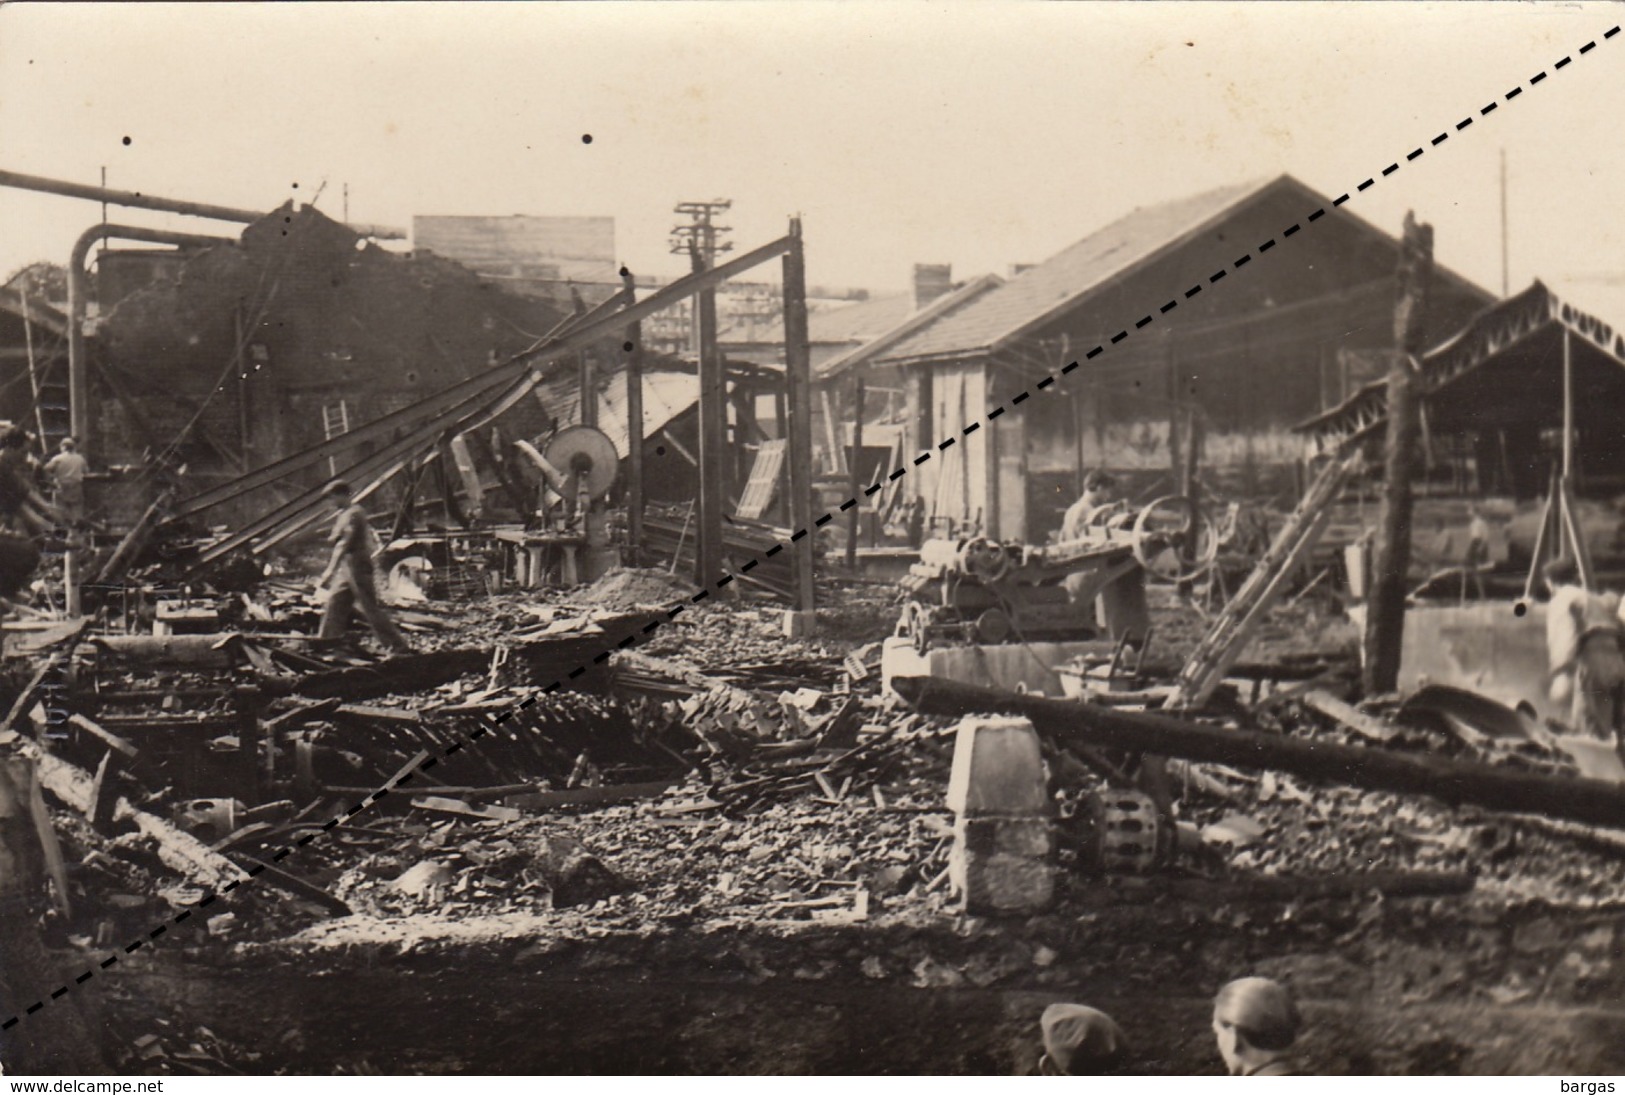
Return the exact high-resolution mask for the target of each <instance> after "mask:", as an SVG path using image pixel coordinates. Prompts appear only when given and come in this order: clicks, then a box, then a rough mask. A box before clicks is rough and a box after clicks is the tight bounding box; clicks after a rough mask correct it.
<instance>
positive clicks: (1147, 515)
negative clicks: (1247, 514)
mask: <svg viewBox="0 0 1625 1095" xmlns="http://www.w3.org/2000/svg"><path fill="white" fill-rule="evenodd" d="M1132 544H1133V549H1134V558H1135V561H1136V562H1138V563H1139V564H1140V566H1142V567H1144V568H1145V572H1146V573H1147V574H1152V575H1155V576H1156V577H1158V578H1160V579H1162V580H1163V581H1165V582H1189V581H1194V580H1195V579H1196V578H1199V577H1201V576H1202V575H1203V574H1204V573H1206V571H1207V569H1208V568H1209V567H1211V566H1212V565H1213V561H1214V560H1215V559H1217V558H1218V557H1219V535H1218V530H1217V529H1216V528H1214V526H1213V522H1212V521H1210V520H1209V519H1208V516H1207V511H1205V510H1204V509H1202V507H1201V506H1199V505H1197V504H1196V501H1195V500H1194V499H1191V498H1186V497H1184V496H1182V495H1169V496H1167V497H1165V498H1158V499H1157V500H1156V501H1154V502H1152V503H1151V504H1150V505H1148V506H1146V507H1145V508H1144V509H1142V510H1141V511H1140V515H1139V516H1138V517H1136V518H1135V519H1134V537H1133V541H1132Z"/></svg>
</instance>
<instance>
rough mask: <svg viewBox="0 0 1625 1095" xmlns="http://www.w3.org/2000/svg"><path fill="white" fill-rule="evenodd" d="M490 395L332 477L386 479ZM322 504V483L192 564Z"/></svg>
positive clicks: (299, 520) (302, 519)
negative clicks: (412, 455) (432, 439)
mask: <svg viewBox="0 0 1625 1095" xmlns="http://www.w3.org/2000/svg"><path fill="white" fill-rule="evenodd" d="M525 383H526V382H525V381H524V380H521V381H519V382H518V383H517V384H514V385H511V386H510V388H509V392H508V394H510V395H511V394H513V392H514V391H517V390H520V389H523V388H524V385H525ZM489 398H490V395H489V393H486V392H481V393H479V395H477V396H475V397H472V398H470V399H467V400H464V401H463V402H461V403H458V404H456V405H455V406H454V407H453V408H452V409H451V410H449V411H446V412H444V413H443V414H441V415H440V416H439V417H437V418H435V419H433V420H431V421H430V422H428V423H426V424H424V425H421V426H419V427H416V428H414V429H413V430H412V432H411V433H409V434H408V435H406V436H404V437H402V438H400V439H398V440H396V441H393V442H391V443H389V444H388V445H386V446H384V447H383V448H382V449H380V450H378V451H377V452H375V453H372V454H371V455H369V456H366V457H364V458H363V459H361V460H359V461H357V462H356V463H354V464H351V465H349V466H348V467H346V468H344V469H343V470H342V471H340V472H339V473H338V474H337V475H336V476H335V477H334V478H339V479H346V480H348V481H349V482H350V483H351V484H352V485H354V484H355V483H356V482H358V481H360V480H365V479H368V478H370V477H377V476H380V473H382V474H381V478H388V477H389V476H390V475H392V474H394V472H395V471H398V470H400V468H401V467H403V466H405V464H406V463H407V462H408V461H409V460H410V459H411V455H410V454H411V453H413V452H415V451H416V450H417V449H419V448H422V447H423V445H424V444H425V438H426V437H427V438H433V437H435V436H437V435H438V434H439V433H440V432H442V431H443V430H444V429H446V428H447V427H448V426H453V425H458V424H460V423H462V422H464V421H468V420H470V418H471V416H473V415H475V414H478V413H479V411H480V410H481V409H482V408H483V407H484V406H486V402H487V400H488V399H489ZM322 505H323V499H322V486H315V487H311V488H310V489H309V490H306V491H305V492H304V493H303V494H300V495H299V496H298V497H296V498H294V499H292V500H290V501H288V502H286V503H284V504H283V505H281V506H278V507H277V508H276V509H274V510H272V511H270V512H269V513H267V514H265V515H264V516H262V517H259V518H256V519H255V520H253V521H250V522H249V523H248V524H246V525H244V526H243V527H242V528H240V529H238V530H237V531H236V532H234V533H233V534H232V535H231V536H228V537H227V538H226V539H225V540H222V541H221V542H220V543H218V544H215V545H213V546H211V547H209V548H208V549H207V550H205V551H203V552H202V553H200V554H199V555H198V560H197V563H196V566H198V567H202V566H207V565H208V564H209V563H212V562H214V561H215V560H216V559H219V558H221V557H222V556H224V555H228V554H230V553H231V552H233V551H236V550H237V549H238V548H241V547H243V546H245V545H247V544H249V543H252V542H253V541H254V540H256V539H257V538H259V537H260V536H261V535H262V534H265V533H266V532H267V531H269V530H271V529H277V528H278V527H279V526H281V527H282V528H284V529H285V528H286V527H287V526H288V525H290V524H291V525H293V527H294V528H296V529H297V528H300V527H303V526H304V525H307V524H309V523H310V521H312V520H314V519H315V518H316V517H317V516H319V515H320V513H321V507H322Z"/></svg>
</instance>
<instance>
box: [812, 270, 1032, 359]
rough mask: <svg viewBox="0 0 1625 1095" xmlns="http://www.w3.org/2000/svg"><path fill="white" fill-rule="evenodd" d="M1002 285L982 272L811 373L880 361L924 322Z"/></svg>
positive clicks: (999, 279)
mask: <svg viewBox="0 0 1625 1095" xmlns="http://www.w3.org/2000/svg"><path fill="white" fill-rule="evenodd" d="M1003 284H1004V279H1003V278H1001V277H999V275H997V274H983V275H982V276H981V277H979V278H976V279H975V280H974V281H970V282H967V283H966V284H964V285H961V286H960V287H959V288H958V289H955V290H954V291H953V292H951V293H948V294H946V295H945V296H941V297H938V298H937V299H936V300H933V301H932V302H931V303H930V304H927V305H926V306H925V307H924V308H921V309H920V310H919V311H917V312H910V313H908V314H907V315H905V316H904V317H903V318H902V319H900V320H898V321H897V322H896V323H895V324H893V325H892V326H891V328H889V329H888V330H885V331H882V332H880V333H879V334H877V335H875V336H874V337H872V338H870V339H868V340H867V341H866V342H863V343H862V344H860V345H858V346H855V347H853V348H852V349H850V350H847V351H845V352H844V353H841V354H838V355H836V356H835V357H832V358H830V359H829V360H828V361H826V362H824V363H822V364H821V365H816V366H814V367H813V375H814V376H815V377H816V378H817V379H819V380H826V379H828V378H830V377H832V376H837V375H839V374H841V373H844V372H845V371H846V370H848V369H850V368H853V367H854V366H857V365H862V364H865V363H866V362H870V361H877V360H880V359H882V358H884V357H886V356H888V354H887V351H888V350H890V349H891V347H893V346H896V345H898V344H899V343H901V342H903V341H904V340H906V339H907V338H908V337H909V336H910V335H912V334H913V333H914V332H915V331H917V330H921V329H923V328H924V327H925V326H926V325H927V324H930V323H933V322H935V321H936V319H937V318H938V317H939V316H944V315H947V314H949V313H950V312H953V311H955V310H957V309H961V308H964V307H966V306H967V305H969V304H970V303H971V302H972V301H974V300H977V299H978V298H980V297H982V296H984V295H986V294H987V293H990V292H992V291H993V290H995V289H997V288H998V287H999V286H1001V285H1003Z"/></svg>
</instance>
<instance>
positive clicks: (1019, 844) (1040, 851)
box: [954, 817, 1055, 859]
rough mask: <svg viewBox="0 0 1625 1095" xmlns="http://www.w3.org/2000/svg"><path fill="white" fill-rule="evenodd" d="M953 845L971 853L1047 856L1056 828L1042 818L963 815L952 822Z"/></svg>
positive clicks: (1050, 849)
mask: <svg viewBox="0 0 1625 1095" xmlns="http://www.w3.org/2000/svg"><path fill="white" fill-rule="evenodd" d="M954 847H956V848H963V849H965V851H967V852H970V853H972V854H974V855H1014V856H1026V857H1027V858H1028V859H1048V858H1049V857H1050V855H1051V854H1052V853H1054V851H1055V830H1054V827H1053V826H1052V825H1051V824H1050V821H1049V819H1048V818H1043V817H1023V818H1009V817H981V818H976V817H962V818H960V819H959V820H958V821H956V822H955V823H954Z"/></svg>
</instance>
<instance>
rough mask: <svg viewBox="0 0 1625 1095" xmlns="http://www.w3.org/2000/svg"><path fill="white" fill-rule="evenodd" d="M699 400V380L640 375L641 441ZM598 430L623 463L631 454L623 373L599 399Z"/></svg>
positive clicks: (675, 375) (674, 375) (685, 375)
mask: <svg viewBox="0 0 1625 1095" xmlns="http://www.w3.org/2000/svg"><path fill="white" fill-rule="evenodd" d="M699 400H700V378H699V377H697V376H694V375H693V374H691V373H645V374H643V437H644V440H648V439H649V438H651V437H653V436H654V435H655V434H657V433H659V432H660V431H661V430H662V429H663V428H665V426H666V424H667V423H669V422H670V421H671V420H672V419H674V418H676V417H677V416H678V415H680V414H682V413H683V412H684V411H686V410H688V409H689V408H690V407H692V406H694V404H696V403H698V402H699ZM598 428H599V429H601V430H603V431H604V432H605V433H606V434H608V435H609V439H610V440H611V441H613V442H615V451H616V452H617V453H619V454H620V457H621V459H623V460H624V459H626V457H627V454H629V453H630V452H631V451H632V446H631V444H630V440H631V431H630V430H629V429H627V424H626V372H625V371H624V370H623V371H621V372H619V373H617V374H615V376H613V377H611V378H610V380H609V383H607V384H606V385H605V386H604V389H603V391H602V392H601V393H600V394H599V397H598Z"/></svg>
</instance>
